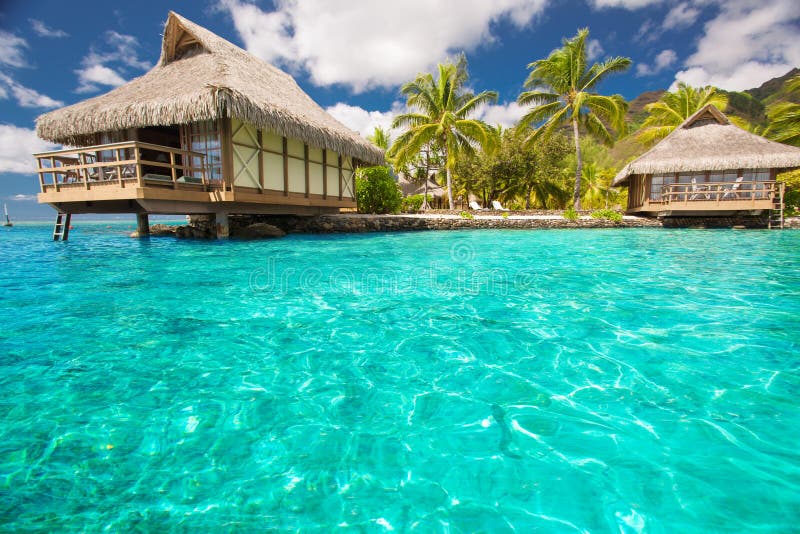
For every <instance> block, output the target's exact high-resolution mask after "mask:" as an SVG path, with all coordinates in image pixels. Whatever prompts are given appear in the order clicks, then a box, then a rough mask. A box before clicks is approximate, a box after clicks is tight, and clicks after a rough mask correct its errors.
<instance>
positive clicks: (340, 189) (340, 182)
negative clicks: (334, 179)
mask: <svg viewBox="0 0 800 534" xmlns="http://www.w3.org/2000/svg"><path fill="white" fill-rule="evenodd" d="M343 179H344V176H343V175H342V155H341V154H339V200H342V182H343Z"/></svg>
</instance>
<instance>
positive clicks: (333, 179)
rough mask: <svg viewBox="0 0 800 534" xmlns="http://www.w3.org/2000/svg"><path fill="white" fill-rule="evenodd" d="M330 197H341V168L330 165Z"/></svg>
mask: <svg viewBox="0 0 800 534" xmlns="http://www.w3.org/2000/svg"><path fill="white" fill-rule="evenodd" d="M328 161H330V160H328ZM328 196H329V197H338V196H339V168H338V167H331V166H330V165H328Z"/></svg>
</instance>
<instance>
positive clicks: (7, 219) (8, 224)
mask: <svg viewBox="0 0 800 534" xmlns="http://www.w3.org/2000/svg"><path fill="white" fill-rule="evenodd" d="M3 211H4V212H5V214H6V222H4V223H3V226H14V223H12V222H11V219H9V218H8V206H7V205H6V204H3Z"/></svg>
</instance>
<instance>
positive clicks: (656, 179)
mask: <svg viewBox="0 0 800 534" xmlns="http://www.w3.org/2000/svg"><path fill="white" fill-rule="evenodd" d="M674 182H675V175H674V174H654V175H653V179H652V180H651V182H650V200H651V201H656V202H660V201H661V200H662V195H663V193H664V192H666V190H665V189H664V186H666V185H669V184H672V183H674Z"/></svg>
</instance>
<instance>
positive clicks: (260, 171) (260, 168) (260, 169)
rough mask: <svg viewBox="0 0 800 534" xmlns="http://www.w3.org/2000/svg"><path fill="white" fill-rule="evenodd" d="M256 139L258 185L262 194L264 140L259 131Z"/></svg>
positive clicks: (259, 130)
mask: <svg viewBox="0 0 800 534" xmlns="http://www.w3.org/2000/svg"><path fill="white" fill-rule="evenodd" d="M256 139H257V141H258V156H257V157H258V184H259V186H260V189H259V192H260V193H263V192H264V138H263V135H262V133H261V129H258V130H256Z"/></svg>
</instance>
